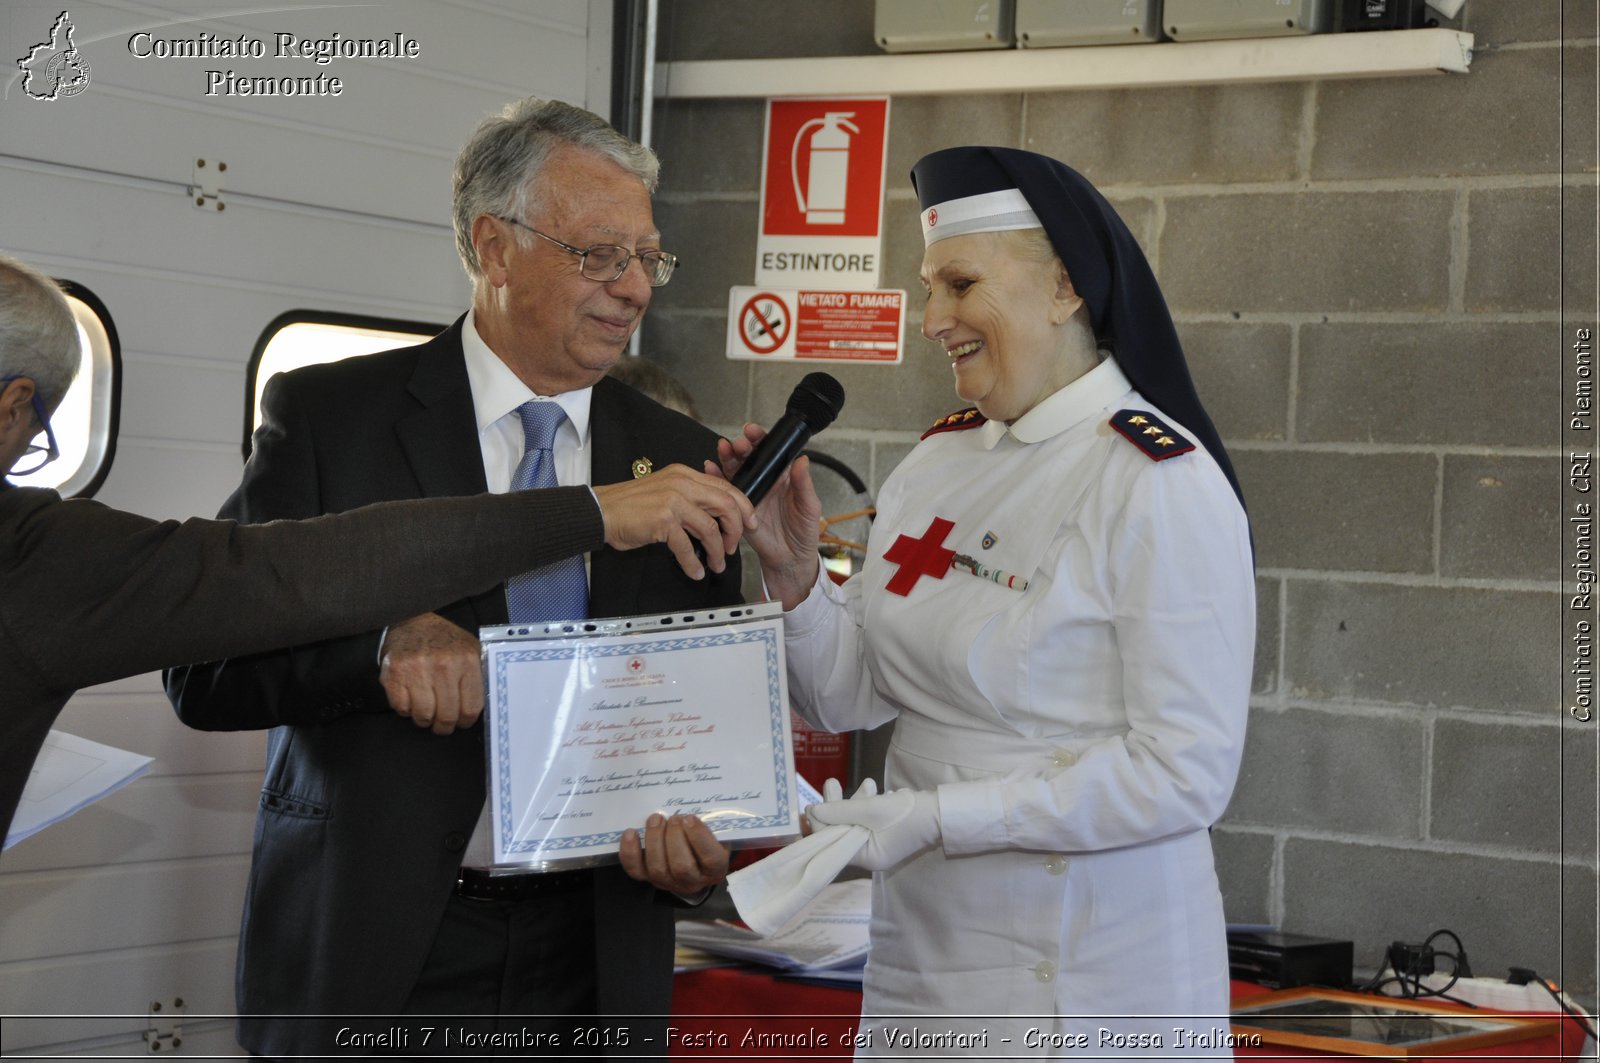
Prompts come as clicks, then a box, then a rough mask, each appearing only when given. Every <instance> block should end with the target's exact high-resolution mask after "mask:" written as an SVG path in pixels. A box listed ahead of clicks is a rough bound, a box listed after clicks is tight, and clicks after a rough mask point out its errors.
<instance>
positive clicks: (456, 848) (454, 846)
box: [444, 831, 467, 853]
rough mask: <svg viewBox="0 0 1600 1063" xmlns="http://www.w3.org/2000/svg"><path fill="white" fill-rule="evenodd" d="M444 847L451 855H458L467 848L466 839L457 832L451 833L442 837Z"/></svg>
mask: <svg viewBox="0 0 1600 1063" xmlns="http://www.w3.org/2000/svg"><path fill="white" fill-rule="evenodd" d="M444 847H445V848H446V849H448V850H449V851H450V852H452V853H459V852H460V851H461V850H463V849H465V848H466V847H467V837H466V835H464V834H461V833H459V832H457V831H451V832H450V833H449V834H446V835H445V836H444Z"/></svg>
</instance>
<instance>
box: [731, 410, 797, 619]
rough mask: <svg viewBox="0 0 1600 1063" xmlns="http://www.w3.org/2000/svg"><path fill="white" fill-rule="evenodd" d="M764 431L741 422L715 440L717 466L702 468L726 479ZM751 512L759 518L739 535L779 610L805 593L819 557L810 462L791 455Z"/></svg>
mask: <svg viewBox="0 0 1600 1063" xmlns="http://www.w3.org/2000/svg"><path fill="white" fill-rule="evenodd" d="M766 434H767V432H766V429H764V428H762V427H761V426H760V425H756V424H747V425H745V426H744V435H743V437H742V438H739V439H735V440H731V441H730V440H727V439H724V440H721V441H719V442H718V443H717V459H718V461H719V462H720V463H721V468H720V469H718V468H717V467H716V466H714V465H713V464H712V463H711V462H706V472H708V473H715V472H720V473H721V474H722V475H723V476H726V477H727V478H728V479H730V480H731V479H732V478H733V474H734V473H736V472H738V471H739V466H741V465H742V464H744V462H745V461H747V460H748V459H749V457H750V454H751V453H752V452H753V451H754V450H755V446H756V444H757V443H759V442H761V440H762V439H764V438H765V437H766ZM756 513H757V515H758V519H759V524H758V525H757V527H756V529H755V530H754V531H748V532H746V533H745V541H746V542H748V543H749V544H750V546H751V548H752V549H754V550H755V552H756V557H757V558H759V559H760V561H761V575H762V578H763V579H765V580H766V584H767V592H768V593H769V594H771V595H772V596H773V598H775V599H777V600H778V601H781V602H782V603H783V608H784V609H785V610H789V609H793V608H794V607H795V606H797V605H799V604H800V603H801V602H803V601H805V598H806V595H808V594H810V593H811V588H812V586H813V585H814V584H815V583H816V582H817V569H818V567H819V566H820V565H821V563H822V562H821V560H820V559H819V558H818V556H817V542H818V539H819V538H820V536H821V533H822V500H821V499H819V498H818V497H817V490H816V488H815V487H814V486H813V485H812V483H811V462H810V461H809V460H808V459H806V458H805V457H800V458H796V459H795V462H794V464H793V465H791V466H789V468H788V469H786V470H785V471H784V473H783V474H782V475H781V476H779V477H778V479H777V480H776V481H775V482H774V483H773V485H772V489H771V490H770V491H768V492H767V496H766V497H765V498H763V499H762V500H761V505H760V506H758V507H757V508H756Z"/></svg>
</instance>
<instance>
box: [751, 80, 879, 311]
mask: <svg viewBox="0 0 1600 1063" xmlns="http://www.w3.org/2000/svg"><path fill="white" fill-rule="evenodd" d="M888 131H889V98H888V97H887V96H873V97H868V98H865V99H842V98H839V97H818V98H815V99H772V100H768V101H767V130H766V147H765V149H764V150H763V152H762V159H763V164H762V179H761V235H760V237H759V238H758V240H757V241H756V277H755V282H756V284H757V285H759V286H762V287H767V286H771V287H783V288H812V287H814V288H846V289H872V288H876V287H877V286H878V276H879V272H880V266H881V259H882V257H883V170H884V161H885V154H886V153H885V151H884V144H885V141H886V140H887V137H888Z"/></svg>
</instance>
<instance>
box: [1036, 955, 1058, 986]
mask: <svg viewBox="0 0 1600 1063" xmlns="http://www.w3.org/2000/svg"><path fill="white" fill-rule="evenodd" d="M1033 976H1034V977H1035V978H1037V979H1038V980H1039V981H1041V982H1054V981H1055V980H1056V965H1055V964H1053V963H1051V962H1050V961H1049V960H1040V961H1039V962H1038V963H1036V964H1034V965H1033Z"/></svg>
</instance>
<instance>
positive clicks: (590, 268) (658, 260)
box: [495, 214, 678, 288]
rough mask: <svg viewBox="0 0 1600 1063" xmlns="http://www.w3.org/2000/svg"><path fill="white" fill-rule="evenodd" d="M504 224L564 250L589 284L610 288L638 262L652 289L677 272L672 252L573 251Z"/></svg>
mask: <svg viewBox="0 0 1600 1063" xmlns="http://www.w3.org/2000/svg"><path fill="white" fill-rule="evenodd" d="M495 217H496V218H499V219H500V220H501V221H503V222H509V223H511V224H512V225H519V226H521V227H522V228H524V229H526V230H528V231H529V232H530V233H532V234H533V235H535V236H539V237H543V238H544V239H546V240H549V241H550V242H551V243H552V244H555V245H556V246H557V247H559V248H561V250H563V251H566V252H568V253H569V254H573V255H577V256H578V272H579V273H581V274H583V275H584V276H585V277H587V278H588V279H589V280H592V281H598V282H600V283H601V284H610V283H611V282H612V281H614V280H616V279H617V278H618V277H621V276H622V274H623V273H624V272H626V271H627V269H628V263H630V262H632V261H633V260H634V259H635V258H638V260H639V262H640V264H641V265H643V266H644V276H645V279H646V280H648V281H649V282H650V287H652V288H659V287H661V286H662V285H663V284H665V283H667V282H668V281H669V280H671V279H672V271H673V270H675V269H677V268H678V256H677V255H674V254H672V253H671V252H669V251H639V252H633V251H629V250H628V249H627V248H626V247H619V246H618V245H616V244H592V245H590V246H589V247H573V246H572V245H571V244H567V243H562V242H561V241H560V240H557V239H556V238H555V237H554V236H551V235H550V234H549V233H542V232H540V231H539V230H538V229H535V228H534V227H533V226H531V225H529V224H528V223H527V222H525V221H518V220H517V219H516V218H507V217H505V216H504V215H501V214H496V215H495Z"/></svg>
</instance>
